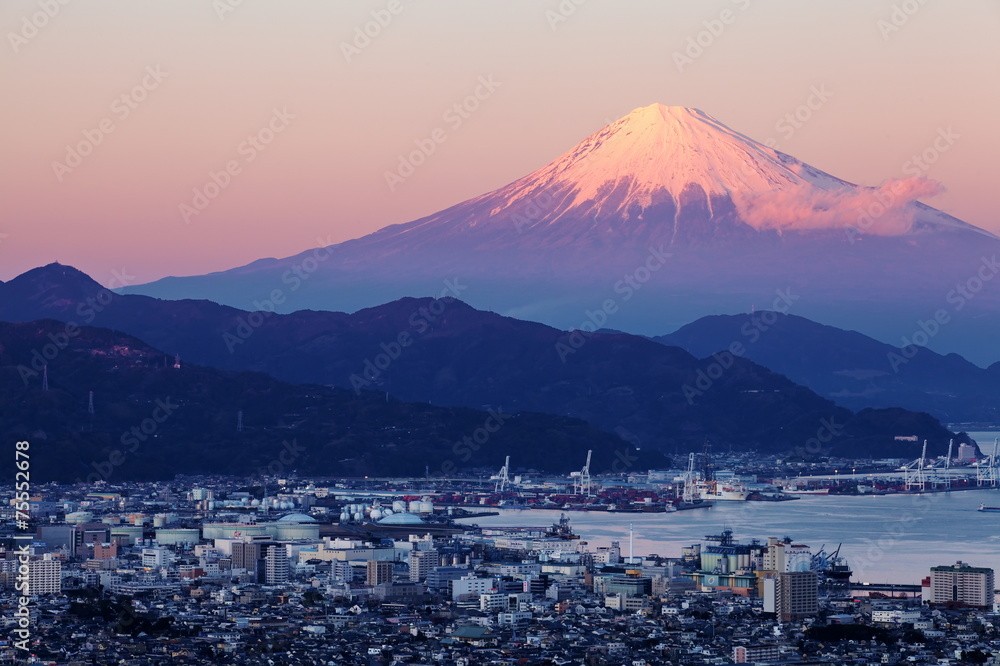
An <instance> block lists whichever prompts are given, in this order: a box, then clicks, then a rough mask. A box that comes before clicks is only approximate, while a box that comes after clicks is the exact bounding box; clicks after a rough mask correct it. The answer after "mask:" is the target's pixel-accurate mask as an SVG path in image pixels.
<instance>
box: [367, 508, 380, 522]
mask: <svg viewBox="0 0 1000 666" xmlns="http://www.w3.org/2000/svg"><path fill="white" fill-rule="evenodd" d="M368 517H369V518H371V519H372V520H378V519H379V518H381V517H382V511H381V510H379V509H372V510H371V512H369V514H368Z"/></svg>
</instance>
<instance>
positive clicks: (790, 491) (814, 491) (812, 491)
mask: <svg viewBox="0 0 1000 666" xmlns="http://www.w3.org/2000/svg"><path fill="white" fill-rule="evenodd" d="M782 492H783V493H785V494H786V495H829V494H830V489H829V488H788V487H786V488H783V489H782Z"/></svg>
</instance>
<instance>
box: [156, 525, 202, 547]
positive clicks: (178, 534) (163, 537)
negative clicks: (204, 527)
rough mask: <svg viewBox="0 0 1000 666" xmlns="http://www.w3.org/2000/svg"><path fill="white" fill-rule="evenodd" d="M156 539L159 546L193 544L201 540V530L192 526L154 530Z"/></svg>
mask: <svg viewBox="0 0 1000 666" xmlns="http://www.w3.org/2000/svg"><path fill="white" fill-rule="evenodd" d="M156 540H157V541H159V542H160V545H161V546H175V545H178V544H184V543H190V544H195V543H198V541H200V540H201V530H198V529H194V528H174V529H161V530H156Z"/></svg>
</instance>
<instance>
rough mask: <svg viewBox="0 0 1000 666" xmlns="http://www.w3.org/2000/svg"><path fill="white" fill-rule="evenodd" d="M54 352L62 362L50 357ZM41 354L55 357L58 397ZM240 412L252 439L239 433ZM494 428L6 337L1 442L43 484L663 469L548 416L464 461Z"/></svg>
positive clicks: (43, 332) (5, 330)
mask: <svg viewBox="0 0 1000 666" xmlns="http://www.w3.org/2000/svg"><path fill="white" fill-rule="evenodd" d="M57 341H60V342H57ZM49 345H58V346H61V349H60V350H59V351H58V353H54V354H51V353H50V352H49V351H47V350H46V348H47V347H48V346H49ZM35 352H41V353H43V354H45V355H46V356H47V357H50V358H49V360H48V367H49V371H48V375H49V387H50V388H49V390H48V391H43V390H42V386H41V376H40V374H36V372H37V371H38V369H39V368H40V367H41V364H40V363H38V364H35V362H34V357H35ZM89 391H93V395H94V414H93V415H90V414H88V412H87V404H88V395H89V393H88V392H89ZM240 411H242V412H243V422H244V429H243V431H242V432H237V429H236V423H237V414H238V412H240ZM493 414H495V412H494V413H493ZM493 414H491V413H488V412H484V411H479V410H475V409H466V408H442V407H433V406H429V405H414V404H407V403H401V402H398V401H396V400H389V399H387V398H386V397H385V396H384V395H383V394H378V395H375V394H371V393H365V394H362V395H355V394H354V393H351V392H349V391H343V390H337V389H330V388H326V387H319V386H294V385H291V384H287V383H284V382H279V381H276V380H274V379H272V378H270V377H268V376H266V375H262V374H259V373H247V372H243V373H232V372H223V371H219V370H215V369H211V368H206V367H200V366H195V365H190V364H188V363H182V364H181V367H180V368H174V366H173V358H172V357H170V356H169V355H166V354H164V353H163V352H160V351H158V350H156V349H153V348H152V347H149V346H148V345H146V344H145V343H142V342H140V341H139V340H137V339H135V338H132V337H130V336H126V335H122V334H120V333H114V332H111V331H108V330H105V329H98V328H89V327H83V328H80V329H78V330H74V331H73V332H72V334H70V335H67V328H66V325H65V324H63V323H60V322H56V321H51V320H49V321H38V322H31V323H24V324H5V323H0V428H2V429H3V431H4V433H5V434H6V436H7V437H8V438H9V439H11V440H22V439H23V440H28V441H29V442H30V443H31V476H32V480H35V481H47V480H62V481H74V480H75V481H81V480H82V481H87V482H88V483H92V482H95V481H98V480H101V479H106V480H110V481H119V480H125V479H169V478H172V477H173V476H174V475H175V474H235V475H244V474H246V475H251V474H254V475H259V474H262V473H264V474H272V475H281V474H290V473H292V472H293V471H297V472H298V473H299V474H301V475H314V476H319V475H338V476H360V475H365V474H381V475H403V474H405V475H412V476H423V475H424V473H425V467H426V466H429V467H430V471H431V472H435V473H436V474H439V475H440V474H450V473H452V472H453V471H454V470H458V469H462V468H470V467H471V468H482V467H485V468H490V469H495V468H499V466H500V465H502V464H503V459H504V456H505V455H510V456H511V458H512V461H513V464H514V465H515V466H516V467H517V468H522V467H523V468H536V469H539V470H545V471H550V472H567V471H570V469H575V468H576V467H578V464H577V463H578V459H582V458H583V457H585V456H586V451H587V450H588V449H593V451H594V461H595V462H594V464H595V467H596V468H597V469H601V470H607V469H609V468H610V467H611V465H612V464H613V463H614V461H615V460H617V458H616V456H618V455H626V456H633V457H635V456H637V455H638V456H639V459H640V460H643V462H645V463H647V464H653V465H657V464H663V459H662V458H661V457H659V456H656V455H655V454H654V453H653V452H645V453H640V454H636V453H635V452H634V450H633V449H632V447H631V446H630V445H629V444H627V443H625V442H623V441H621V440H620V439H619V438H618V437H616V436H614V435H609V434H607V433H603V432H599V431H597V430H595V429H594V428H592V427H590V426H588V425H587V424H585V423H583V422H582V421H579V420H574V419H569V418H564V417H558V416H550V415H547V414H531V413H522V414H514V413H512V412H506V413H503V414H500V415H499V419H500V421H499V427H496V428H494V432H491V433H490V435H489V437H488V439H487V440H486V441H485V442H482V444H481V446H479V447H477V449H476V450H474V451H473V450H469V449H468V447H461V446H459V447H458V450H456V448H455V447H456V444H457V443H459V442H462V441H463V438H465V437H468V436H472V435H473V434H474V433H476V431H477V430H478V429H482V428H483V427H484V424H486V423H487V422H488V421H489V419H491V417H493ZM496 424H497V421H496V420H494V421H491V422H489V425H490V426H491V427H492V426H494V425H496ZM11 462H13V459H11V461H9V462H8V463H7V464H8V465H9V464H10V463H11ZM10 474H11V478H13V471H10Z"/></svg>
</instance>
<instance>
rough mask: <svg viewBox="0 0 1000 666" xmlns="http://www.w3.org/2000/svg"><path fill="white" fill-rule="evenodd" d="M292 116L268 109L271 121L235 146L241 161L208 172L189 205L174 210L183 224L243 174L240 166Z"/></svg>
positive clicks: (185, 204)
mask: <svg viewBox="0 0 1000 666" xmlns="http://www.w3.org/2000/svg"><path fill="white" fill-rule="evenodd" d="M294 119H295V116H294V115H293V114H291V113H289V112H288V110H287V109H286V108H284V107H282V108H281V109H272V111H271V118H270V120H268V121H267V123H266V124H265V125H264V126H263V127H261V128H260V129H259V130H257V131H256V132H254V133H253V134H249V135H247V137H246V138H245V139H244V140H243V141H241V142H240V143H239V145H238V146H236V154H237V155H238V156H239V157H242V158H243V160H242V161H240V160H239V159H231V160H229V161H227V162H226V163H225V164H224V165H223V166H222V168H221V169H220V170H218V171H209V172H208V179H207V180H206V181H205V183H204V184H203V185H202V186H201V187H195V188H193V189H192V190H191V191H192V197H191V203H190V204H188V203H181V204H179V205H178V207H177V210H178V211H179V212H180V214H181V219H183V220H184V223H185V224H191V218H194V217H197V216H198V215H201V214H202V213H203V212H204V211H205V209H207V208H208V207H209V205H210V204H211V203H212V202H213V201H214V200H215V199H216V198H217V197H218V196H219V195H220V194H222V192H223V191H224V190H225V189H226V188H228V187H229V186H230V185H232V183H233V179H234V178H235V177H236V176H238V175H240V174H241V173H243V167H244V165H246V164H250V163H251V162H253V161H254V160H255V159H257V156H258V155H259V154H260V153H262V152H263V151H264V150H266V149H267V147H268V146H269V145H270V144H271V142H272V141H274V139H275V137H277V136H278V135H279V134H281V133H282V132H284V131H285V130H286V129H288V125H289V123H290V122H291V121H292V120H294Z"/></svg>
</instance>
